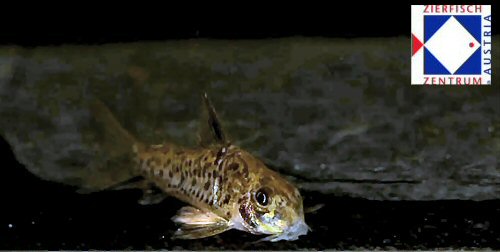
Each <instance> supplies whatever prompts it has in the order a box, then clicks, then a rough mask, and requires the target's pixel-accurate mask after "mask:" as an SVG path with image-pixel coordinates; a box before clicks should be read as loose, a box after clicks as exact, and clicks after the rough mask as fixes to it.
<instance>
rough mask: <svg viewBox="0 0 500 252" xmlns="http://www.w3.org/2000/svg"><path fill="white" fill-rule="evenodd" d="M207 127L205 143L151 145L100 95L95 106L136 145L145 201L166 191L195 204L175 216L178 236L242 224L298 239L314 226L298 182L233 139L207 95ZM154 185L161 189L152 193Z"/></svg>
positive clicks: (241, 227)
mask: <svg viewBox="0 0 500 252" xmlns="http://www.w3.org/2000/svg"><path fill="white" fill-rule="evenodd" d="M203 101H204V104H205V108H206V113H205V115H206V116H205V117H206V118H205V119H206V121H205V122H204V123H206V125H207V126H206V127H204V128H205V133H202V135H204V136H209V138H208V139H207V138H206V137H203V136H202V137H201V138H200V147H198V148H183V147H180V146H176V145H174V144H169V143H167V144H161V145H151V146H147V145H145V144H143V143H140V142H138V141H137V140H136V139H135V138H134V137H133V136H131V135H130V134H129V133H128V132H127V131H125V130H124V129H123V128H122V127H121V126H120V124H119V123H118V121H117V120H116V119H115V118H114V117H113V115H112V113H111V112H110V111H109V110H108V108H107V107H106V106H105V105H104V104H103V103H102V102H100V101H98V102H96V103H95V104H94V106H93V112H94V115H95V118H96V119H97V120H100V121H101V122H102V123H105V124H107V126H106V127H107V128H108V130H109V131H108V132H109V134H112V135H113V136H114V137H120V138H121V141H122V142H123V143H125V145H126V146H129V148H130V149H131V150H132V153H133V155H134V160H135V161H136V167H135V171H136V172H137V174H139V175H140V176H141V177H142V178H144V179H143V180H141V181H139V182H136V185H137V184H140V185H141V186H142V188H143V189H145V192H146V193H147V194H146V196H147V197H146V198H144V199H143V200H142V203H143V204H148V203H156V202H159V201H161V200H162V199H163V198H164V196H165V195H170V196H173V197H176V198H178V199H179V200H181V201H184V202H186V203H188V204H189V205H190V206H185V207H183V208H181V209H180V210H179V211H178V213H177V215H176V216H174V217H173V218H172V220H173V221H174V222H176V223H178V224H179V225H180V227H179V229H178V230H177V231H176V233H175V235H174V237H175V238H180V239H197V238H204V237H208V236H212V235H216V234H219V233H222V232H224V231H227V230H230V229H238V230H242V231H246V232H250V233H252V234H268V235H269V236H267V237H266V238H264V239H262V240H267V241H279V240H296V239H298V237H299V236H301V235H305V234H306V233H307V232H308V230H309V227H308V226H307V224H306V223H305V221H304V210H303V206H302V197H301V195H300V193H299V191H298V190H297V188H296V187H295V186H293V185H292V184H291V183H290V182H288V181H287V180H285V179H284V178H283V177H282V176H280V174H278V173H276V172H274V171H272V170H271V169H269V168H268V167H266V165H265V164H264V163H263V162H262V161H261V160H259V159H258V158H256V157H255V156H253V155H252V154H250V153H249V152H247V151H245V150H243V149H241V148H239V147H238V146H235V145H233V144H231V143H230V142H229V141H228V140H227V139H226V136H225V134H224V132H223V130H222V127H221V124H220V122H219V120H218V118H217V115H216V112H215V109H214V108H213V106H212V104H211V103H210V101H209V99H208V97H207V95H206V94H205V95H204V96H203ZM151 186H154V187H155V188H157V189H159V191H160V192H161V193H160V194H156V195H155V194H153V193H152V192H153V190H151V188H152V187H151Z"/></svg>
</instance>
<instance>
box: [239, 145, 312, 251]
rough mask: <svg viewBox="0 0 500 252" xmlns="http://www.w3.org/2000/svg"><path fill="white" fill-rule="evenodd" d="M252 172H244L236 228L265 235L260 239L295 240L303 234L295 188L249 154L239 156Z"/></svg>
mask: <svg viewBox="0 0 500 252" xmlns="http://www.w3.org/2000/svg"><path fill="white" fill-rule="evenodd" d="M242 158H244V159H245V162H246V163H247V164H248V166H252V165H253V166H254V168H255V169H251V170H253V171H255V172H250V173H249V174H248V181H249V183H248V184H247V185H248V187H247V188H246V190H245V191H246V193H245V194H243V195H242V198H241V199H240V201H239V202H240V203H239V204H238V214H239V216H238V218H237V222H238V223H236V224H237V227H239V229H242V230H245V231H247V232H250V233H253V234H268V235H270V236H267V237H266V238H264V239H262V240H266V241H279V240H297V239H298V237H299V236H301V235H305V234H307V232H308V230H309V227H308V225H307V224H306V223H305V220H304V210H303V203H302V197H301V195H300V192H299V190H298V189H297V188H296V187H295V186H294V185H292V184H291V183H290V182H289V181H287V180H286V179H285V178H283V177H282V176H280V175H279V174H278V173H276V172H274V171H272V170H270V169H269V168H267V167H266V166H265V165H264V164H263V163H262V162H261V161H260V160H258V159H256V158H254V157H252V156H251V155H250V154H247V155H242Z"/></svg>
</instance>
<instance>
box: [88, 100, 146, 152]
mask: <svg viewBox="0 0 500 252" xmlns="http://www.w3.org/2000/svg"><path fill="white" fill-rule="evenodd" d="M90 109H91V110H90V111H91V112H92V115H93V117H94V120H95V122H96V126H97V127H98V128H99V130H100V131H101V133H102V138H103V139H102V143H103V144H104V147H105V149H106V151H108V152H109V153H110V154H120V153H123V152H128V151H131V150H132V149H133V148H140V146H139V145H140V144H139V142H138V141H137V139H135V137H134V136H132V135H131V134H130V133H129V132H128V131H126V130H125V129H124V128H123V127H122V126H121V124H120V123H119V122H118V120H117V119H116V118H115V117H114V116H113V113H112V112H111V111H110V110H109V108H108V107H107V106H106V104H104V103H103V102H102V101H101V100H99V99H96V100H95V101H94V102H92V103H91V105H90ZM134 146H135V147H134ZM124 148H125V149H124Z"/></svg>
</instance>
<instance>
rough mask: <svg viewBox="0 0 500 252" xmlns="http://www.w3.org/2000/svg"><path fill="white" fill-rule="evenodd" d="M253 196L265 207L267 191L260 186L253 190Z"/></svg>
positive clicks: (267, 202) (267, 196)
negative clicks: (255, 190)
mask: <svg viewBox="0 0 500 252" xmlns="http://www.w3.org/2000/svg"><path fill="white" fill-rule="evenodd" d="M254 197H255V201H256V202H257V203H258V204H259V205H261V206H264V207H265V206H267V205H268V204H269V200H270V198H269V193H268V192H267V190H266V189H265V188H261V189H259V190H258V191H257V192H255V194H254Z"/></svg>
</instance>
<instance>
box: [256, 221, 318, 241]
mask: <svg viewBox="0 0 500 252" xmlns="http://www.w3.org/2000/svg"><path fill="white" fill-rule="evenodd" d="M310 230H311V228H310V227H309V226H308V225H307V224H306V223H305V221H304V220H303V219H301V220H299V221H296V222H295V223H294V224H293V225H291V226H289V227H288V228H287V229H285V230H284V231H283V232H282V233H279V234H275V235H270V236H268V237H265V238H263V239H262V241H271V242H276V241H281V240H285V241H294V240H297V239H299V236H301V235H306V234H307V232H308V231H310Z"/></svg>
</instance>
